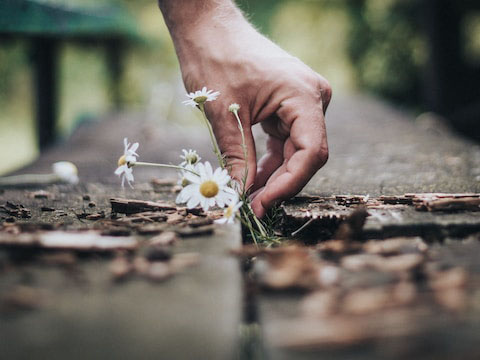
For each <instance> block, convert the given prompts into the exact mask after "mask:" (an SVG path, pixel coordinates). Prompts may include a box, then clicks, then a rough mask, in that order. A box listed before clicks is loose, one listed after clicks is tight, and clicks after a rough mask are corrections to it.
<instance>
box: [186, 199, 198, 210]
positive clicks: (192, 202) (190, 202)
mask: <svg viewBox="0 0 480 360" xmlns="http://www.w3.org/2000/svg"><path fill="white" fill-rule="evenodd" d="M199 202H200V197H199V196H192V197H191V198H190V199H189V200H188V202H187V207H188V208H189V209H193V208H194V207H195V206H197V205H198V203H199Z"/></svg>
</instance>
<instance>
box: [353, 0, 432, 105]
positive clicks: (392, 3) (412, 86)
mask: <svg viewBox="0 0 480 360" xmlns="http://www.w3.org/2000/svg"><path fill="white" fill-rule="evenodd" d="M419 6H420V2H418V1H414V0H388V1H384V0H382V1H380V0H362V1H357V0H349V1H347V9H348V11H349V14H350V18H351V31H350V36H349V41H348V55H349V57H350V59H351V61H352V64H353V66H354V68H355V76H356V80H357V82H358V84H359V86H360V87H361V88H365V89H367V90H369V91H371V92H373V93H375V94H377V95H380V96H382V97H386V98H388V99H391V100H394V101H397V102H400V103H406V104H417V103H418V99H419V97H420V90H421V89H420V81H421V76H420V75H421V74H420V73H421V68H422V66H423V64H424V62H425V57H426V55H425V53H426V49H425V43H424V39H423V36H422V33H421V32H420V31H419V25H420V24H419V19H418V14H419Z"/></svg>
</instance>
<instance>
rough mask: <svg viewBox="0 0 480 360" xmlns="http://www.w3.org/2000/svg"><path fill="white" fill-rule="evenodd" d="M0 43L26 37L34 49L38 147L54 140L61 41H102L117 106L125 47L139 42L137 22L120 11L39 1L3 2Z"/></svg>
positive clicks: (0, 19)
mask: <svg viewBox="0 0 480 360" xmlns="http://www.w3.org/2000/svg"><path fill="white" fill-rule="evenodd" d="M0 39H2V41H7V40H12V41H14V40H17V39H27V40H28V41H29V42H30V46H31V51H32V62H33V72H34V87H35V99H36V109H35V116H36V123H37V137H38V145H39V147H40V149H44V148H45V147H47V146H48V145H50V144H52V143H53V141H54V140H55V137H56V133H55V128H56V120H57V110H58V109H57V97H58V59H59V45H60V44H61V43H62V42H75V43H100V44H102V45H103V46H104V48H105V51H106V61H107V63H108V69H109V73H110V86H111V92H112V97H113V99H112V100H113V103H114V104H115V106H119V105H120V96H119V87H118V86H117V84H118V83H119V80H120V77H121V73H122V53H123V52H124V49H125V46H126V45H127V44H128V43H129V42H132V41H135V40H138V39H139V36H138V35H137V31H136V26H135V22H134V20H133V18H132V17H131V16H129V14H128V13H126V12H125V11H124V10H123V9H122V8H119V7H95V8H86V9H80V8H72V7H68V8H67V7H61V6H58V5H52V4H46V3H42V2H39V1H36V0H2V2H0Z"/></svg>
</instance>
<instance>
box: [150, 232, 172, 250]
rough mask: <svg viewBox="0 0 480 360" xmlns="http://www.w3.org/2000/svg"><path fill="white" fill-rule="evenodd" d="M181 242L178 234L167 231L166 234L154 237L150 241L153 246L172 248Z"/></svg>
mask: <svg viewBox="0 0 480 360" xmlns="http://www.w3.org/2000/svg"><path fill="white" fill-rule="evenodd" d="M178 240H179V238H178V236H177V234H176V233H175V232H173V231H165V232H164V233H162V234H160V235H157V236H154V237H152V238H151V239H150V240H149V244H150V245H151V246H170V245H173V244H175V243H176V242H177V241H178Z"/></svg>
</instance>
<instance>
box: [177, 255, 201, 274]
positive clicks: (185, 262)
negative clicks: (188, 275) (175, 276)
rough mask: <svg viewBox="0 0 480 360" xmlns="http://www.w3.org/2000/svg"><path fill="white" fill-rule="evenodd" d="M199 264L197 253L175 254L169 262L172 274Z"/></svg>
mask: <svg viewBox="0 0 480 360" xmlns="http://www.w3.org/2000/svg"><path fill="white" fill-rule="evenodd" d="M199 262H200V254H198V253H193V252H192V253H181V254H175V255H174V256H173V258H172V259H171V260H170V263H169V264H170V267H171V269H172V271H173V272H179V271H182V270H184V269H185V268H188V267H191V266H195V265H197V264H198V263H199Z"/></svg>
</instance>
